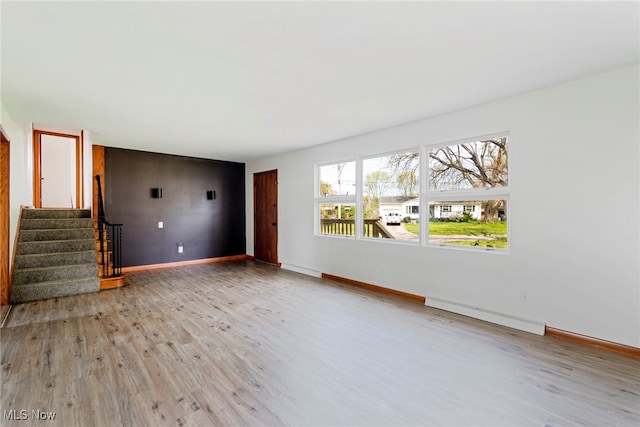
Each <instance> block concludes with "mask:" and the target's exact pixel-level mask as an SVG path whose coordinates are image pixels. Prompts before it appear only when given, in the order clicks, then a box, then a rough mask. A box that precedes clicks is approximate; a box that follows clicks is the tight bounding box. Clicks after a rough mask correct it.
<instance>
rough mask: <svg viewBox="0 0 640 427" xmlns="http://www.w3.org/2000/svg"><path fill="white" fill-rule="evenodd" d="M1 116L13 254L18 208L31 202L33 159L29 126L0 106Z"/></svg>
mask: <svg viewBox="0 0 640 427" xmlns="http://www.w3.org/2000/svg"><path fill="white" fill-rule="evenodd" d="M0 107H1V111H2V115H1V116H0V123H2V126H3V127H4V130H5V131H6V133H7V136H8V137H9V141H10V145H9V147H10V148H9V149H10V165H9V180H10V181H11V182H10V187H9V192H10V196H9V204H10V212H9V218H10V225H9V227H10V228H9V230H10V234H9V246H10V247H9V253H10V254H13V245H14V241H15V234H16V227H17V225H18V216H19V214H20V206H22V205H31V204H32V201H33V188H32V181H33V180H32V178H31V177H32V176H33V173H32V171H33V161H32V160H30V159H33V154H32V153H31V152H32V148H31V132H30V129H29V128H30V124H27V123H18V122H15V121H14V120H13V119H12V118H11V116H9V114H8V113H7V111H6V110H5V108H4V106H2V105H1V104H0Z"/></svg>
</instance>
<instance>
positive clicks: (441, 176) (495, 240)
mask: <svg viewBox="0 0 640 427" xmlns="http://www.w3.org/2000/svg"><path fill="white" fill-rule="evenodd" d="M507 153H508V136H507V135H492V136H489V137H486V138H479V139H474V140H467V141H461V142H457V143H453V144H448V145H444V146H433V147H429V148H428V156H429V159H428V181H429V183H428V189H427V191H426V192H425V193H426V199H427V200H428V205H429V227H428V229H429V237H428V243H429V244H437V245H458V246H469V247H481V248H490V249H507V248H508V238H507V235H508V233H507V224H508V222H507V219H508V216H507V205H508V196H509V186H508V184H509V173H508V157H507Z"/></svg>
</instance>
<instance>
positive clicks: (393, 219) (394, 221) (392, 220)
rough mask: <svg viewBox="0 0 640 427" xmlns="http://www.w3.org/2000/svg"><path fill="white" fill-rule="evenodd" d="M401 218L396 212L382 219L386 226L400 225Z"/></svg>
mask: <svg viewBox="0 0 640 427" xmlns="http://www.w3.org/2000/svg"><path fill="white" fill-rule="evenodd" d="M400 221H402V216H401V215H400V214H399V213H397V212H391V213H390V214H387V215H386V216H385V217H384V223H385V224H386V225H400Z"/></svg>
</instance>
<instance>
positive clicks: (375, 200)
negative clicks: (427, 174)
mask: <svg viewBox="0 0 640 427" xmlns="http://www.w3.org/2000/svg"><path fill="white" fill-rule="evenodd" d="M362 175H363V191H362V217H363V221H364V224H363V235H364V237H373V238H389V239H399V240H410V241H416V242H418V241H419V240H420V235H419V232H418V230H419V227H418V222H419V219H420V218H419V215H418V212H419V206H420V197H419V195H420V188H419V183H420V161H419V154H418V150H414V151H407V152H402V153H395V154H390V155H385V156H381V157H374V158H369V159H364V160H363V161H362Z"/></svg>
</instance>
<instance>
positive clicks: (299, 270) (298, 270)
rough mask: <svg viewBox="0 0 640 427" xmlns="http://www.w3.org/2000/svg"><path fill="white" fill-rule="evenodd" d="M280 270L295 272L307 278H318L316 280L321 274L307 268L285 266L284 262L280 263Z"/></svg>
mask: <svg viewBox="0 0 640 427" xmlns="http://www.w3.org/2000/svg"><path fill="white" fill-rule="evenodd" d="M280 268H284V269H285V270H289V271H295V272H296V273H301V274H305V275H307V276H312V277H318V278H320V277H322V273H321V272H319V271H315V270H311V269H309V268H305V267H300V266H297V265H292V264H286V263H284V262H283V263H282V265H281V266H280Z"/></svg>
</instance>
